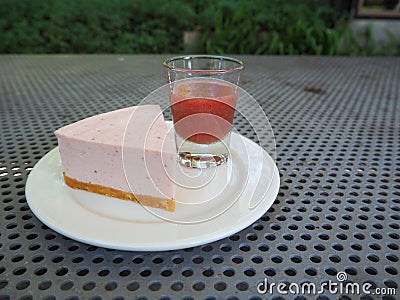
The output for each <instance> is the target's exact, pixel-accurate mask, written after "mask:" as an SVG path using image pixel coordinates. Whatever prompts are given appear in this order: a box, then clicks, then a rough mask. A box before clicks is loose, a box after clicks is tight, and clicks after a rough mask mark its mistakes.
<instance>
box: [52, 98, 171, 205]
mask: <svg viewBox="0 0 400 300" xmlns="http://www.w3.org/2000/svg"><path fill="white" fill-rule="evenodd" d="M55 135H56V136H57V138H58V145H59V151H60V156H61V164H62V170H63V175H64V180H65V183H66V184H67V185H68V186H70V187H72V188H75V189H81V190H86V191H89V192H93V193H98V194H102V195H107V196H110V197H115V198H120V199H125V200H132V201H134V202H139V203H141V204H142V205H145V206H150V207H155V208H162V209H165V210H167V211H174V209H175V201H174V199H173V198H174V183H173V181H172V178H173V174H174V170H175V167H176V153H175V149H174V145H173V141H172V139H171V138H170V137H169V135H168V132H167V126H166V124H165V120H164V117H163V114H162V112H161V108H160V106H158V105H143V106H134V107H128V108H124V109H119V110H115V111H111V112H107V113H104V114H100V115H96V116H93V117H90V118H87V119H84V120H80V121H78V122H75V123H73V124H70V125H67V126H64V127H62V128H60V129H58V130H57V131H56V132H55Z"/></svg>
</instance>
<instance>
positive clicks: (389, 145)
mask: <svg viewBox="0 0 400 300" xmlns="http://www.w3.org/2000/svg"><path fill="white" fill-rule="evenodd" d="M165 57H166V56H164V55H141V56H122V55H100V56H99V55H86V56H85V55H40V56H34V55H32V56H30V55H23V56H20V55H15V56H13V55H3V56H0V122H1V130H0V187H1V190H0V199H1V201H0V224H1V226H0V299H1V300H5V299H25V300H27V299H46V300H50V299H68V300H73V299H91V300H95V299H96V300H98V299H115V300H117V299H118V300H122V299H185V300H188V299H207V300H212V299H252V300H255V299H298V300H299V299H321V300H323V299H400V289H399V284H400V276H399V271H400V263H399V256H400V251H399V247H400V240H399V237H400V232H399V228H400V146H399V129H400V128H399V122H400V85H399V83H400V58H357V57H353V58H351V57H333V58H328V57H285V56H280V57H264V56H241V57H239V58H241V59H243V60H244V61H245V63H246V65H247V67H246V70H245V79H244V82H243V88H244V89H245V90H246V91H247V92H249V93H250V94H251V95H253V97H254V98H255V99H256V100H257V101H258V102H259V104H260V105H261V106H262V108H263V109H264V111H265V113H266V114H267V116H268V118H269V120H270V122H271V125H272V127H273V130H274V133H275V136H276V146H277V160H276V163H277V166H278V168H279V172H280V179H281V186H280V191H279V194H278V196H277V198H276V200H275V202H274V204H273V205H272V207H271V208H270V209H269V210H268V212H266V213H265V214H264V215H263V216H262V217H261V218H260V219H259V220H257V221H256V222H255V223H253V224H252V225H251V226H249V227H248V228H246V229H244V230H242V231H240V232H238V233H237V234H233V235H232V236H230V237H227V238H224V239H222V240H219V241H216V242H213V243H210V244H206V245H203V246H198V247H194V248H189V249H182V250H174V251H165V252H161V251H160V252H129V251H120V250H110V249H104V248H101V247H95V246H91V245H87V244H84V243H80V242H77V241H74V240H73V239H70V238H67V237H64V236H63V235H61V234H59V233H57V232H55V231H53V230H52V229H50V228H48V227H47V226H45V225H44V224H42V223H41V222H40V221H39V220H38V219H37V218H36V217H35V215H34V214H33V213H32V211H31V210H30V208H29V206H28V204H27V201H26V198H25V183H26V180H27V177H28V175H29V172H30V171H31V170H32V168H33V167H34V165H35V164H36V163H37V162H38V161H39V159H40V158H42V157H43V156H44V155H45V154H46V153H47V152H49V151H50V150H51V149H53V148H54V147H56V146H57V139H56V137H55V136H54V134H53V132H54V130H56V129H57V128H59V127H62V126H64V125H66V124H69V123H72V122H74V121H77V120H80V119H83V118H85V117H88V116H92V115H95V114H98V113H101V112H106V111H110V110H114V109H118V108H122V107H126V106H131V105H135V104H137V103H139V102H140V101H141V99H143V98H144V97H145V96H146V95H147V94H149V93H150V92H151V91H153V90H155V89H156V88H158V87H160V86H162V85H163V84H164V83H165V78H164V73H163V70H162V67H161V63H162V61H163V59H164V58H165ZM244 134H245V135H246V131H245V132H244ZM248 137H249V138H250V139H251V138H253V137H252V136H251V133H249V134H248ZM155 242H156V241H155ZM266 281H267V283H268V284H267V286H265V282H266ZM311 284H314V286H315V287H316V290H315V291H313V290H303V292H305V293H304V294H303V295H300V294H296V287H299V290H297V292H299V293H300V292H301V291H302V290H301V289H300V288H301V287H305V286H307V285H308V286H309V287H310V286H311ZM350 284H351V286H350ZM335 287H336V289H335ZM357 287H358V288H360V291H359V293H357V289H356V288H357ZM346 289H347V290H346ZM293 292H294V293H293ZM394 293H396V295H394Z"/></svg>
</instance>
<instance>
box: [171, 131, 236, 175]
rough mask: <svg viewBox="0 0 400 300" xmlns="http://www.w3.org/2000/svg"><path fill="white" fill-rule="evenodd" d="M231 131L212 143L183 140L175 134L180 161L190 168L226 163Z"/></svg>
mask: <svg viewBox="0 0 400 300" xmlns="http://www.w3.org/2000/svg"><path fill="white" fill-rule="evenodd" d="M229 140H230V133H229V134H227V135H226V136H225V137H224V138H223V139H222V140H220V141H218V142H215V143H211V144H198V143H193V142H190V141H187V140H183V139H182V138H181V137H180V136H179V135H177V134H175V141H176V145H177V152H178V161H179V163H180V164H181V165H184V166H186V167H189V168H198V169H205V168H212V167H216V166H219V165H222V164H224V163H226V162H227V161H228V159H229V147H228V145H229Z"/></svg>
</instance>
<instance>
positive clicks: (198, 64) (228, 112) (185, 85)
mask: <svg viewBox="0 0 400 300" xmlns="http://www.w3.org/2000/svg"><path fill="white" fill-rule="evenodd" d="M163 66H164V67H165V68H166V70H167V79H168V84H169V98H170V102H171V111H172V118H173V124H174V130H175V141H176V147H177V153H178V160H179V162H180V163H181V164H182V165H184V166H187V167H191V168H210V167H216V166H218V165H221V164H224V163H226V162H227V161H228V159H229V142H230V134H231V130H232V123H233V118H234V113H235V106H236V101H237V98H238V95H239V90H240V88H239V87H240V84H241V79H242V74H243V71H244V63H243V62H242V61H240V60H237V59H234V58H230V57H224V56H214V55H189V56H178V57H173V58H170V59H167V60H165V61H164V63H163Z"/></svg>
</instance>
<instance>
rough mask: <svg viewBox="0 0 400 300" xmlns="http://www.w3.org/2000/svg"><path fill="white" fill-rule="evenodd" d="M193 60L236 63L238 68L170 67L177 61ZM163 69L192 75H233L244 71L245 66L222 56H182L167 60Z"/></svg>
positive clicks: (241, 62) (240, 62) (237, 60)
mask: <svg viewBox="0 0 400 300" xmlns="http://www.w3.org/2000/svg"><path fill="white" fill-rule="evenodd" d="M193 58H200V59H202V58H204V59H217V60H226V61H230V62H234V63H236V64H238V67H234V68H229V69H220V70H205V69H185V68H178V67H173V66H171V65H170V63H171V62H173V61H177V60H185V59H193ZM163 67H165V68H167V69H168V70H170V71H178V72H190V73H231V72H238V71H242V70H244V67H245V64H244V62H243V61H241V60H239V59H236V58H232V57H228V56H222V55H180V56H174V57H171V58H167V59H166V60H164V62H163Z"/></svg>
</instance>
